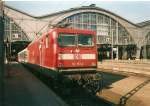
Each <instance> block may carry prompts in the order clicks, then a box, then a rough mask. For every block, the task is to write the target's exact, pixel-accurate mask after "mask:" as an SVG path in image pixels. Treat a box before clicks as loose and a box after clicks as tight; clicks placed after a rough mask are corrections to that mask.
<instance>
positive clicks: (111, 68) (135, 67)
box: [98, 60, 150, 77]
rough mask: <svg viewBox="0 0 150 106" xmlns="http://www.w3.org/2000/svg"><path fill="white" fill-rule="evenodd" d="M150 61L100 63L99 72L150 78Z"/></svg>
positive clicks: (106, 61)
mask: <svg viewBox="0 0 150 106" xmlns="http://www.w3.org/2000/svg"><path fill="white" fill-rule="evenodd" d="M149 66H150V60H104V61H102V62H98V70H100V71H105V72H110V73H111V72H112V73H119V74H126V75H129V74H132V75H141V76H148V77H150V67H149Z"/></svg>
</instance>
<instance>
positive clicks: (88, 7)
mask: <svg viewBox="0 0 150 106" xmlns="http://www.w3.org/2000/svg"><path fill="white" fill-rule="evenodd" d="M5 7H7V8H10V9H12V10H15V11H18V12H20V13H22V14H25V15H27V16H29V17H32V18H36V19H43V18H47V17H53V16H56V15H59V14H65V13H68V12H72V11H76V10H81V9H95V10H100V11H104V12H107V13H109V14H112V15H114V16H116V17H118V18H120V19H122V20H124V21H126V22H128V23H130V24H132V25H134V26H136V27H143V26H146V25H147V22H149V23H150V20H149V21H145V22H141V23H138V24H135V23H133V22H131V21H129V20H127V19H125V18H123V17H121V16H119V15H117V14H115V13H113V12H110V11H108V10H105V9H103V8H100V7H96V6H95V5H89V6H81V7H75V8H70V9H67V10H62V11H59V12H55V13H51V14H46V15H42V16H34V15H31V14H28V13H26V12H23V11H21V10H18V9H15V8H13V7H11V6H8V5H6V4H5Z"/></svg>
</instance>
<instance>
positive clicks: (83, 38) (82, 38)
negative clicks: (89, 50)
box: [78, 35, 93, 46]
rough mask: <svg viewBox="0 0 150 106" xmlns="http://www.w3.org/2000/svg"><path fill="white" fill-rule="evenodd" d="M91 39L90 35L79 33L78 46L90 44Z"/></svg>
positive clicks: (91, 43) (91, 42)
mask: <svg viewBox="0 0 150 106" xmlns="http://www.w3.org/2000/svg"><path fill="white" fill-rule="evenodd" d="M92 45H93V40H92V36H91V35H79V36H78V46H92Z"/></svg>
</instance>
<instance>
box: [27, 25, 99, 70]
mask: <svg viewBox="0 0 150 106" xmlns="http://www.w3.org/2000/svg"><path fill="white" fill-rule="evenodd" d="M28 62H29V63H31V64H37V65H40V66H42V67H45V68H49V69H52V70H55V71H59V72H65V71H67V72H70V71H71V72H73V71H75V72H87V71H95V70H96V67H97V49H96V40H95V33H94V32H93V31H89V30H78V29H68V28H67V29H66V28H56V29H53V30H50V31H49V32H48V33H45V34H43V35H42V36H41V37H40V38H39V39H37V40H35V41H34V42H32V43H31V44H30V45H29V46H28Z"/></svg>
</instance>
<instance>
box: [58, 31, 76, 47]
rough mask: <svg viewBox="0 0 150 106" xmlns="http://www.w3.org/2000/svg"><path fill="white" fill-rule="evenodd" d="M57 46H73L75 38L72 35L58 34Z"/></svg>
mask: <svg viewBox="0 0 150 106" xmlns="http://www.w3.org/2000/svg"><path fill="white" fill-rule="evenodd" d="M58 44H59V46H75V45H76V37H75V35H73V34H60V35H59V37H58Z"/></svg>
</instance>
